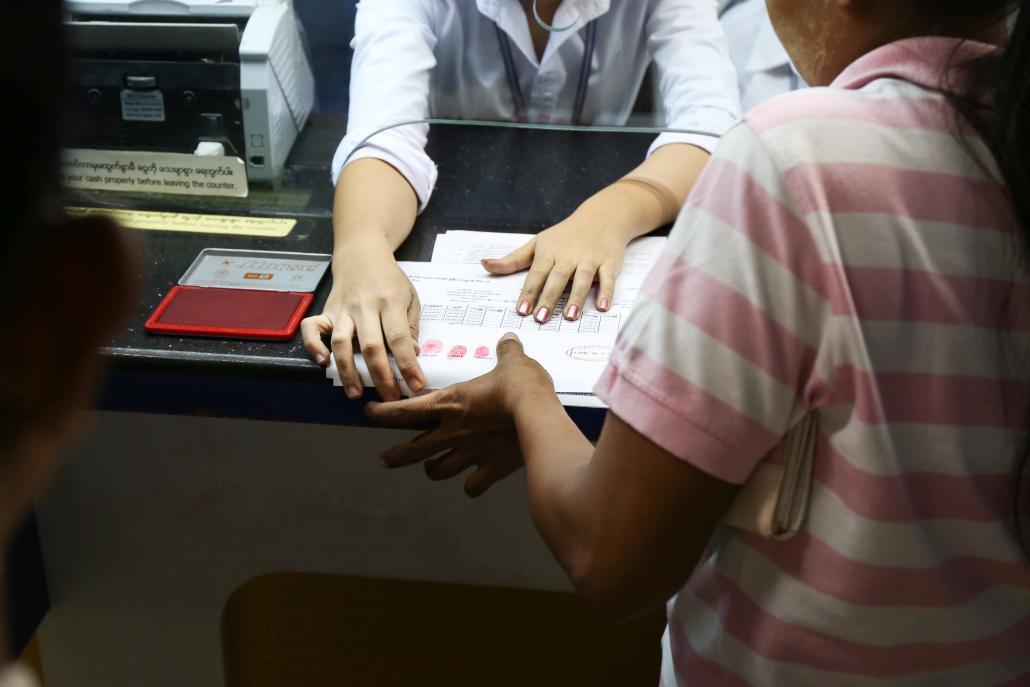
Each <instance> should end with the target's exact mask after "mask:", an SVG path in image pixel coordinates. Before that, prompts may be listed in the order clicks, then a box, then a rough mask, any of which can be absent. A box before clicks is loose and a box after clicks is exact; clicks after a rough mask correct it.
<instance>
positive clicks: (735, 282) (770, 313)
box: [596, 123, 831, 484]
mask: <svg viewBox="0 0 1030 687" xmlns="http://www.w3.org/2000/svg"><path fill="white" fill-rule="evenodd" d="M826 274H827V272H826V268H825V267H824V265H823V262H822V260H821V258H820V253H819V251H818V248H817V245H816V242H815V241H814V240H813V235H812V232H811V230H810V228H809V226H808V225H807V224H806V222H805V220H803V219H802V218H801V216H800V214H799V213H798V211H797V205H796V203H795V201H794V199H793V196H792V194H791V193H790V190H789V189H788V186H787V181H786V180H785V177H784V175H783V173H782V172H781V170H780V169H779V168H778V167H777V165H776V163H775V161H774V160H773V158H772V156H771V154H770V153H769V151H768V150H767V149H766V147H765V146H764V144H763V143H762V141H761V140H760V138H759V137H758V136H757V135H756V134H755V132H754V131H753V130H752V129H751V128H750V126H749V125H748V124H747V123H741V124H738V125H737V126H736V127H734V128H733V129H732V130H731V131H730V133H728V134H727V136H726V138H725V139H724V140H723V142H722V143H721V144H720V146H719V148H718V149H717V150H716V153H715V155H714V156H713V158H712V160H711V161H710V162H709V164H708V166H707V167H706V169H705V171H704V173H703V174H702V176H701V178H700V179H699V180H698V183H697V186H696V187H695V189H694V191H693V193H692V194H691V196H690V198H689V200H688V202H687V205H686V207H685V208H684V209H683V212H682V213H681V214H680V217H679V219H678V221H677V223H676V226H675V227H674V229H673V231H672V234H671V235H670V237H669V244H668V247H667V248H666V251H665V253H664V254H663V255H662V256H661V258H660V259H659V260H658V262H657V263H656V264H655V266H654V268H653V270H652V273H651V275H650V276H649V277H648V279H647V280H646V282H645V283H646V286H645V288H644V290H643V291H642V292H641V295H640V298H639V299H638V301H637V303H636V305H635V307H634V310H633V313H632V314H631V316H630V317H629V319H628V322H627V323H626V326H625V327H624V329H623V331H622V332H621V333H620V336H619V339H618V342H617V343H616V347H615V351H614V353H613V355H612V357H611V361H610V363H609V365H608V367H607V369H606V370H605V372H604V374H603V375H602V377H601V379H600V381H599V382H598V385H597V388H596V392H597V394H598V395H599V396H600V397H601V398H602V399H604V400H605V401H606V402H607V403H608V404H609V406H610V408H611V412H613V413H614V414H615V415H617V416H618V417H619V418H620V419H621V420H623V421H624V422H626V423H627V424H629V425H630V426H631V427H633V428H634V429H635V430H636V431H638V432H640V433H641V434H642V435H644V436H646V437H647V438H649V439H650V440H651V441H653V442H655V443H656V444H658V445H659V446H661V447H662V448H664V449H665V450H667V451H669V452H670V453H672V454H673V455H675V456H677V457H679V458H680V459H682V460H684V461H687V462H688V463H691V464H692V465H694V466H695V467H698V468H699V469H701V470H704V471H705V472H707V473H709V474H711V475H713V476H714V477H716V478H719V479H722V480H725V481H728V482H732V483H738V484H739V483H743V482H744V481H746V480H747V478H748V476H749V475H750V474H751V472H752V470H754V468H755V466H756V465H757V464H758V463H759V462H760V461H761V460H762V458H763V457H765V456H766V455H767V454H769V452H770V451H771V450H772V449H773V448H774V447H775V446H776V444H777V443H779V441H780V439H781V438H782V436H783V435H784V434H785V433H786V432H787V431H788V430H789V429H790V428H791V426H792V425H793V424H794V423H795V422H797V421H798V420H799V419H800V418H801V417H802V415H803V414H804V411H806V410H807V409H809V408H810V407H812V406H813V404H814V403H815V401H816V399H817V398H818V396H819V393H820V391H821V386H822V385H821V382H820V381H819V378H818V375H817V374H816V370H817V368H819V367H821V364H820V363H819V360H820V358H826V357H828V355H829V351H830V350H831V346H830V345H829V343H828V342H827V339H828V334H829V331H828V327H829V323H830V322H831V318H830V306H829V300H828V291H829V286H828V282H829V281H830V280H829V279H828V278H827V276H826ZM823 369H825V368H823Z"/></svg>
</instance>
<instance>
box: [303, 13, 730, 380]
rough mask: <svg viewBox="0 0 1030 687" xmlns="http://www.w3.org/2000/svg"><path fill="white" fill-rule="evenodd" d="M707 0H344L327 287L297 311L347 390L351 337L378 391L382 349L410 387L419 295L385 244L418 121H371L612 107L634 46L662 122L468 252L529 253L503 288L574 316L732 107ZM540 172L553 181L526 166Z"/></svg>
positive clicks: (575, 118)
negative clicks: (493, 248) (567, 201)
mask: <svg viewBox="0 0 1030 687" xmlns="http://www.w3.org/2000/svg"><path fill="white" fill-rule="evenodd" d="M718 7H719V3H718V0H536V2H533V1H532V0H362V2H360V3H359V4H358V11H357V19H356V24H355V37H354V41H353V43H352V46H353V48H354V59H353V64H352V68H351V86H350V94H351V99H350V102H351V104H350V113H349V121H348V129H347V134H346V136H345V137H344V139H343V141H342V142H341V144H340V146H339V148H338V150H337V151H336V155H335V158H334V160H333V166H332V171H333V181H334V183H335V184H336V196H335V203H334V209H333V224H334V243H335V247H334V258H333V287H332V291H331V294H330V296H329V299H328V301H327V303H326V307H325V310H324V311H323V313H322V314H321V315H316V316H313V317H309V318H308V319H307V320H305V321H304V325H303V327H302V331H303V335H304V342H305V346H306V347H307V350H308V351H309V353H310V354H311V355H312V357H313V358H314V359H315V360H317V361H318V362H319V363H321V364H327V363H328V361H329V352H330V350H329V348H327V347H326V346H325V344H324V343H323V341H322V339H321V336H322V335H324V334H331V348H332V352H333V354H334V356H335V359H336V364H337V366H338V368H339V371H340V378H341V381H342V383H343V385H344V389H345V391H346V393H347V395H348V396H350V397H352V398H356V397H358V396H360V395H361V393H362V384H361V380H360V378H359V376H358V374H357V370H356V368H355V366H354V362H353V354H354V352H355V349H354V346H353V340H354V339H356V340H357V342H358V345H359V347H360V350H361V351H362V352H363V353H364V355H365V359H366V362H367V363H368V366H369V371H370V374H371V376H372V379H373V381H374V382H375V385H376V387H377V389H378V390H379V392H380V394H381V395H382V396H383V397H384V398H386V399H394V398H398V397H399V390H398V388H397V385H396V383H395V381H394V378H393V374H392V373H391V369H390V366H389V361H388V359H387V352H390V353H392V354H393V356H394V358H395V359H396V361H397V366H398V368H399V370H400V372H401V374H402V375H403V376H404V378H405V381H406V382H407V383H408V385H409V386H410V387H411V388H412V389H413V390H416V391H417V390H419V389H421V388H423V387H424V385H425V379H424V377H423V376H422V372H421V369H420V368H419V365H418V361H417V350H418V349H417V341H418V316H419V302H418V296H417V294H416V293H415V290H414V288H413V287H412V285H411V283H410V282H409V280H408V279H407V277H406V276H405V275H404V273H403V272H402V271H401V269H400V268H399V267H398V266H397V264H396V262H395V261H394V258H393V252H394V250H396V248H397V247H398V246H399V245H400V244H401V242H402V241H403V240H404V239H405V238H406V237H407V235H408V233H409V232H410V231H411V228H412V225H413V224H414V221H415V217H416V215H417V213H418V212H419V211H420V210H421V208H423V207H425V205H426V203H428V202H429V200H430V196H431V194H432V190H433V186H434V184H435V182H436V168H435V165H434V164H433V161H432V160H431V159H430V158H429V157H428V156H427V155H426V153H425V145H426V136H427V132H428V126H426V125H409V126H401V127H397V128H394V129H390V130H388V131H383V132H381V133H377V134H375V135H374V136H372V137H371V138H370V139H368V140H366V138H367V137H369V136H370V135H371V134H373V133H374V132H376V131H377V130H379V129H381V128H383V127H387V126H389V125H391V124H394V123H398V122H406V121H411V120H418V119H423V118H426V117H430V116H436V117H448V116H449V117H461V118H466V119H471V118H483V119H494V120H507V121H528V122H551V123H560V122H574V123H583V124H622V123H624V122H625V121H626V119H627V117H628V116H629V114H630V111H631V110H632V107H633V104H634V102H635V100H636V96H637V93H638V91H639V89H640V84H641V82H642V80H643V78H644V73H645V71H646V70H647V68H648V65H649V64H650V62H651V60H652V59H653V60H654V63H655V65H656V67H657V73H658V85H659V91H660V93H661V100H662V110H663V111H664V112H665V114H666V119H667V121H666V123H665V125H666V126H667V127H669V128H674V129H691V130H697V131H703V132H709V134H710V135H702V134H682V133H665V134H662V135H660V136H659V137H658V138H657V139H656V140H655V141H654V144H653V145H652V146H651V149H650V151H649V154H648V156H647V159H646V160H645V161H644V162H643V163H642V164H640V165H639V166H638V167H636V168H635V169H633V170H632V171H629V173H628V174H627V175H626V176H625V177H623V178H622V179H620V180H619V181H617V182H616V183H614V184H613V185H611V186H609V187H607V188H605V189H603V190H601V191H599V192H598V193H597V194H595V195H594V196H592V197H590V198H588V199H584V202H583V203H582V205H580V207H579V208H578V209H577V210H576V211H575V212H574V213H573V214H572V215H570V216H569V217H568V218H567V219H565V220H564V221H562V222H560V223H559V224H557V225H555V226H553V227H550V228H548V229H545V230H544V231H542V232H540V234H538V235H537V237H536V238H535V239H533V240H532V241H530V242H529V243H527V244H526V245H525V246H523V247H522V248H520V249H518V250H516V251H514V252H513V253H512V254H510V255H508V256H505V257H503V258H501V259H498V260H488V261H484V267H485V268H486V269H487V270H488V271H490V272H493V273H496V274H508V273H512V272H516V271H519V270H523V269H527V268H530V271H529V273H528V275H527V278H526V283H525V286H524V288H523V292H522V294H521V295H520V297H519V299H518V302H517V303H516V304H514V305H515V307H516V310H517V311H518V312H519V313H520V314H522V315H525V316H529V317H534V318H535V319H537V320H538V321H540V322H546V321H548V320H549V319H550V318H552V317H554V316H556V314H555V313H554V312H553V308H554V304H555V302H556V301H557V299H558V297H559V296H560V295H561V293H562V291H563V289H564V288H565V287H566V286H567V284H568V283H569V282H570V281H571V284H572V286H571V291H570V296H569V298H568V300H567V305H566V307H565V310H564V312H563V313H561V315H560V316H563V317H566V318H568V319H572V320H574V319H577V318H578V317H579V316H580V314H581V312H582V307H583V303H584V301H585V299H586V296H587V294H588V292H589V290H590V288H591V284H592V283H593V281H594V279H595V277H596V278H597V279H598V281H599V287H598V288H599V291H598V296H597V303H598V307H599V308H600V309H602V310H604V309H606V308H607V307H608V306H610V304H611V298H612V292H613V289H614V282H615V278H616V276H617V275H618V272H619V269H620V267H621V263H622V258H623V253H624V250H625V247H626V244H627V243H628V242H629V241H630V240H631V239H633V238H635V237H637V236H640V235H641V234H644V233H647V232H648V231H651V230H652V229H655V228H656V227H659V226H662V225H664V224H666V223H668V222H670V221H672V220H673V219H674V218H675V216H676V213H677V212H678V210H679V208H680V206H681V205H682V203H683V201H684V200H685V199H686V196H687V194H688V193H689V191H690V189H691V188H692V186H693V183H694V181H695V179H696V178H697V176H698V174H699V173H700V172H701V169H702V167H703V166H704V164H705V162H706V161H707V160H708V157H709V154H710V152H711V150H712V149H713V148H714V146H715V145H716V142H717V141H718V137H719V136H720V135H721V134H722V133H723V132H724V131H725V130H726V129H728V128H729V127H730V126H731V125H732V124H733V123H734V122H735V121H736V120H737V118H738V117H739V114H740V105H739V98H738V95H737V87H736V74H735V72H734V69H733V65H732V63H731V62H730V59H729V57H728V54H727V48H726V41H725V36H724V34H723V29H722V26H721V24H720V23H719V20H718ZM540 183H541V184H547V183H552V182H551V181H550V180H548V179H541V180H540Z"/></svg>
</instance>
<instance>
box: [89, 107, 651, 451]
mask: <svg viewBox="0 0 1030 687" xmlns="http://www.w3.org/2000/svg"><path fill="white" fill-rule="evenodd" d="M342 133H343V125H342V122H340V121H339V120H330V119H317V118H316V119H314V120H313V121H312V122H311V123H310V124H309V126H308V128H307V129H306V130H305V133H304V135H303V136H302V138H301V139H300V140H299V141H298V143H297V145H296V146H295V148H294V151H293V154H292V156H291V158H290V162H289V164H288V168H287V172H286V174H285V176H284V179H283V181H282V184H281V187H280V188H278V189H274V190H273V189H270V188H261V187H255V188H254V189H252V192H251V195H250V197H249V198H247V199H231V198H213V199H212V198H196V197H189V196H170V195H144V194H128V193H101V192H80V193H79V194H78V195H77V196H76V197H74V198H73V199H72V201H71V202H72V204H77V205H90V206H97V207H118V208H131V209H137V210H165V211H180V212H196V213H215V214H231V215H241V216H255V217H292V218H296V219H297V220H298V223H297V226H296V227H295V228H294V230H293V231H292V232H291V233H290V235H289V236H287V237H285V238H277V239H272V238H254V237H244V236H226V235H212V234H191V233H184V232H161V231H137V232H133V233H134V235H135V238H136V239H138V243H139V244H140V246H141V251H142V260H141V262H140V267H139V275H138V282H139V285H140V288H139V296H138V300H137V303H136V306H135V308H134V312H133V314H132V317H131V319H130V321H129V322H128V323H127V326H126V328H125V330H124V331H123V332H122V333H121V334H120V335H119V336H118V337H117V338H116V339H115V340H114V341H113V342H112V343H111V345H110V346H108V347H107V348H105V349H104V354H105V356H106V358H107V360H108V362H109V366H110V369H111V375H110V382H109V384H108V387H107V389H106V390H105V393H104V394H103V397H102V399H101V402H100V407H102V408H104V409H110V410H125V411H141V412H161V413H176V414H182V413H185V414H201V415H211V416H220V417H243V418H252V419H274V420H286V421H299V422H328V423H337V424H355V423H357V424H363V423H364V422H363V415H362V414H361V412H360V407H361V404H360V402H350V401H348V400H347V399H346V397H345V396H344V394H343V393H342V392H340V390H339V389H333V388H332V387H331V386H330V383H329V382H328V381H327V380H326V378H325V371H324V369H323V368H322V367H320V366H319V365H317V364H315V363H314V362H312V361H311V360H310V359H309V358H308V356H307V354H306V352H305V350H304V347H303V345H302V343H301V338H300V334H299V332H298V334H297V335H296V336H295V337H294V338H293V339H292V340H290V341H283V342H267V341H244V340H235V341H234V340H226V339H213V338H212V339H206V338H195V337H174V336H156V335H150V334H147V333H146V332H145V331H144V329H143V323H144V322H145V321H146V319H147V318H148V317H149V315H150V314H151V312H153V310H154V308H155V307H157V305H158V303H159V302H160V301H161V299H162V298H163V297H164V295H165V294H166V293H167V292H168V290H169V289H170V288H171V287H172V286H173V285H174V284H175V283H176V282H177V281H178V279H179V278H180V277H181V276H182V274H183V272H184V271H185V270H186V268H187V267H189V265H190V263H191V262H192V261H193V260H194V258H195V257H196V256H197V254H198V253H199V252H200V251H201V250H202V249H204V248H209V247H219V248H246V249H255V250H276V251H297V252H310V253H330V252H332V225H331V205H332V187H331V182H330V177H329V163H330V160H331V158H332V155H333V153H334V151H335V148H336V145H337V143H338V142H339V140H340V138H341V137H342ZM651 140H652V136H649V135H644V134H630V133H600V132H588V131H576V132H566V131H542V130H525V129H496V128H489V129H487V128H480V127H474V126H434V127H433V128H432V130H431V132H430V136H429V145H428V149H427V150H428V152H429V154H430V156H431V157H432V158H433V159H434V160H435V161H436V162H437V164H438V167H439V179H438V181H437V184H436V190H435V192H434V195H433V197H432V200H431V202H430V203H429V205H428V207H427V208H426V210H425V211H424V212H423V213H422V214H421V215H420V216H419V218H418V221H417V222H416V224H415V228H414V230H413V231H412V233H411V235H410V236H409V238H408V240H407V241H405V243H404V244H403V245H402V246H401V247H400V249H399V250H398V251H397V258H398V259H399V260H423V261H427V260H429V259H430V256H431V254H432V250H433V245H434V242H435V239H436V235H437V234H439V233H443V232H445V231H448V230H452V229H470V230H486V231H500V232H530V233H535V232H538V231H540V230H541V229H544V228H547V227H548V226H550V225H552V224H555V223H557V222H558V221H560V220H562V219H564V218H565V217H566V216H568V215H569V214H570V213H571V212H572V211H573V210H574V209H575V208H576V206H577V205H578V204H579V203H580V202H582V200H584V199H585V198H587V197H588V196H589V195H591V194H592V193H594V192H595V191H597V190H599V189H601V188H603V187H604V186H606V185H608V184H610V183H611V182H613V181H614V180H616V179H617V178H619V177H620V176H622V175H623V174H625V173H626V172H627V171H628V170H630V169H632V168H633V167H634V166H636V165H637V164H638V163H639V162H640V161H641V160H642V159H643V158H644V156H645V154H646V151H647V147H648V145H649V144H650V142H651ZM329 288H330V277H329V276H327V277H326V278H325V279H324V280H323V282H322V284H321V285H320V286H319V289H318V291H317V292H316V294H315V302H314V304H313V306H312V310H311V312H312V313H317V312H321V309H322V306H323V304H324V302H325V299H326V297H327V296H328V293H329ZM370 393H371V392H370ZM570 412H572V414H573V417H574V418H575V419H576V420H577V423H579V424H580V425H581V427H583V429H584V430H585V431H587V433H588V434H591V435H593V434H596V432H597V430H598V428H599V423H600V420H601V418H602V417H603V413H601V412H600V411H597V410H583V409H571V411H570Z"/></svg>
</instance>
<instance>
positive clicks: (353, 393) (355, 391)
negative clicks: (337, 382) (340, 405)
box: [347, 384, 361, 398]
mask: <svg viewBox="0 0 1030 687" xmlns="http://www.w3.org/2000/svg"><path fill="white" fill-rule="evenodd" d="M347 398H361V389H360V388H358V387H356V386H354V385H353V384H352V385H351V386H348V387H347Z"/></svg>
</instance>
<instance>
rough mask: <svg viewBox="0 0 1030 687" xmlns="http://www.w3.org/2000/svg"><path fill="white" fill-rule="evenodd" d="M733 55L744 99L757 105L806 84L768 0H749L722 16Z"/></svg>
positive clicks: (746, 106)
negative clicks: (777, 27)
mask: <svg viewBox="0 0 1030 687" xmlns="http://www.w3.org/2000/svg"><path fill="white" fill-rule="evenodd" d="M722 24H723V27H725V29H726V38H727V40H728V41H729V45H730V57H731V58H732V59H733V65H734V66H735V67H736V68H737V74H738V77H739V79H740V101H741V104H742V105H743V107H744V111H745V112H747V111H748V110H750V109H751V108H753V107H755V106H756V105H758V104H760V103H762V102H764V101H766V100H768V99H769V98H774V97H776V96H778V95H783V94H784V93H790V92H791V91H795V90H797V89H799V88H804V87H805V86H806V84H805V82H804V81H803V80H802V79H801V77H800V76H799V75H798V73H797V71H796V70H795V69H794V66H793V65H792V64H791V62H790V57H789V56H788V55H787V51H786V50H785V49H784V47H783V44H782V43H781V42H780V39H779V37H778V36H777V35H776V31H775V30H774V29H773V26H772V24H771V23H770V22H769V13H768V12H767V10H766V7H765V0H745V2H742V3H740V4H739V5H735V6H733V7H731V8H730V9H729V10H727V11H726V14H724V15H723V17H722Z"/></svg>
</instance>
